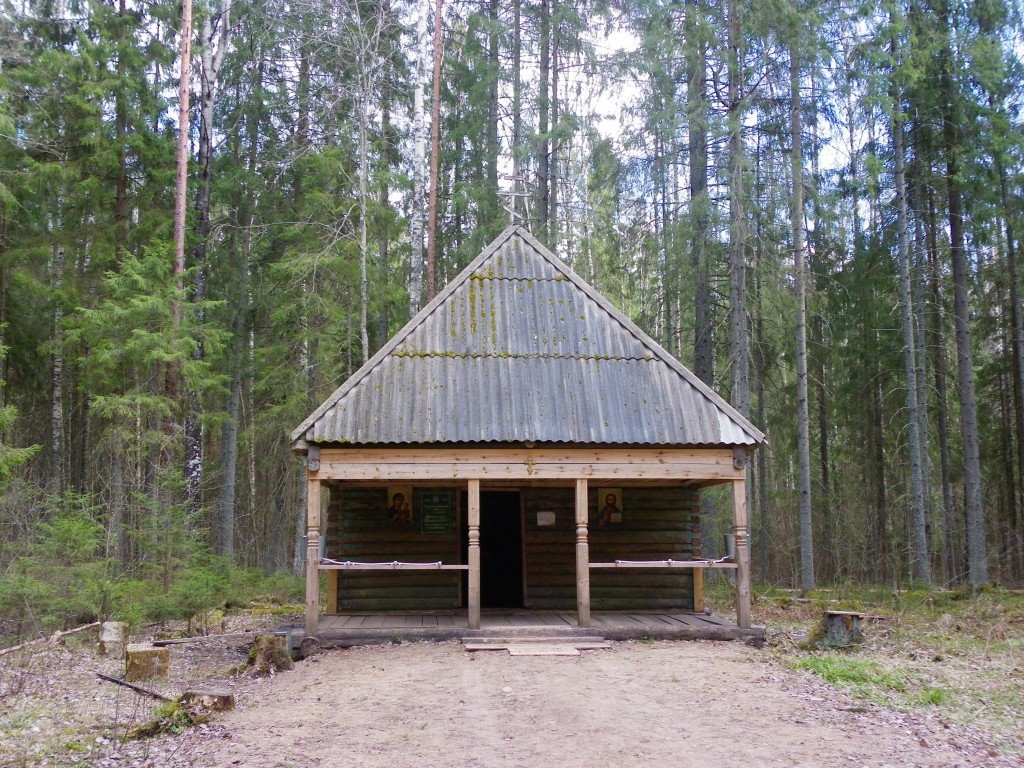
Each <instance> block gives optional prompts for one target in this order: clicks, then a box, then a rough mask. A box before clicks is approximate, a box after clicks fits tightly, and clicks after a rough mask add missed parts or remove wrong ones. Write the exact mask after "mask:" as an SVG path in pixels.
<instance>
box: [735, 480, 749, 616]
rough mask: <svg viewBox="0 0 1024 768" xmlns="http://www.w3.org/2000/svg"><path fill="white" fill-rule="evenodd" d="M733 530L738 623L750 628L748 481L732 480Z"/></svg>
mask: <svg viewBox="0 0 1024 768" xmlns="http://www.w3.org/2000/svg"><path fill="white" fill-rule="evenodd" d="M732 530H733V533H734V534H735V536H736V623H737V624H738V625H739V626H740V627H742V628H743V629H749V628H750V542H749V540H748V538H747V481H746V480H733V481H732Z"/></svg>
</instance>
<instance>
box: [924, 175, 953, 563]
mask: <svg viewBox="0 0 1024 768" xmlns="http://www.w3.org/2000/svg"><path fill="white" fill-rule="evenodd" d="M936 219H937V216H936V212H935V196H934V191H933V190H932V189H931V187H929V189H928V224H929V226H928V257H929V266H930V272H931V303H932V312H931V323H930V327H929V333H928V335H929V339H930V342H931V344H930V346H931V348H932V354H933V358H932V369H933V370H934V373H935V401H936V406H937V407H936V422H937V423H936V427H937V429H938V438H939V477H940V482H941V484H942V536H943V548H942V562H943V568H944V570H945V573H946V582H947V583H953V582H955V581H958V580H959V578H960V569H959V568H958V567H957V556H956V552H957V546H956V543H957V539H958V536H957V525H956V510H955V508H954V503H953V481H952V459H951V457H950V451H949V444H950V434H949V419H948V416H947V404H948V403H949V396H948V394H947V385H946V346H945V340H944V339H943V332H942V331H943V326H944V323H943V318H942V315H943V312H942V288H941V284H940V281H939V246H938V234H937V230H936V228H937V226H938V222H937V220H936Z"/></svg>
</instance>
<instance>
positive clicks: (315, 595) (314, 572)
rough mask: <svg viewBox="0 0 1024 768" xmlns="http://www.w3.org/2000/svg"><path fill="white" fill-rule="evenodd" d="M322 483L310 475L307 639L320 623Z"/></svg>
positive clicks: (307, 553) (307, 516)
mask: <svg viewBox="0 0 1024 768" xmlns="http://www.w3.org/2000/svg"><path fill="white" fill-rule="evenodd" d="M319 566H320V481H319V480H316V479H313V473H312V472H310V473H309V479H308V480H307V494H306V637H313V636H315V635H316V633H317V632H318V631H319V629H320V628H319V623H320V567H319Z"/></svg>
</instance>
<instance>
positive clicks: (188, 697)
mask: <svg viewBox="0 0 1024 768" xmlns="http://www.w3.org/2000/svg"><path fill="white" fill-rule="evenodd" d="M178 701H179V702H181V703H182V704H185V705H188V706H199V707H202V708H203V709H208V710H210V711H212V712H226V711H228V710H229V709H234V708H235V696H234V694H232V693H231V692H230V691H223V690H204V691H185V692H184V693H183V694H181V696H180V697H178Z"/></svg>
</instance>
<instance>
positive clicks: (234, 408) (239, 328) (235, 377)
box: [217, 47, 266, 562]
mask: <svg viewBox="0 0 1024 768" xmlns="http://www.w3.org/2000/svg"><path fill="white" fill-rule="evenodd" d="M265 67H266V58H265V57H264V56H263V51H262V47H261V48H260V49H259V61H258V64H257V66H256V81H255V83H254V86H253V90H254V94H253V99H252V107H251V109H250V110H249V112H248V114H247V115H246V128H247V129H248V131H247V133H248V143H249V147H248V153H247V156H246V171H247V176H248V178H250V179H252V178H255V177H256V170H257V168H256V163H257V159H258V154H259V134H260V105H261V103H262V98H261V97H262V94H263V74H264V71H265ZM248 186H249V185H248V184H246V187H248ZM244 194H245V201H246V202H245V204H244V205H243V212H242V215H241V219H240V221H241V225H242V245H241V253H240V254H239V259H238V263H237V264H236V265H235V269H236V278H237V280H236V282H235V285H234V290H235V297H234V298H235V309H234V313H233V315H234V322H233V326H234V327H233V328H232V336H233V343H232V345H231V355H230V358H229V359H230V366H231V388H230V390H229V394H228V403H227V414H226V418H225V420H224V428H223V432H222V436H221V444H222V457H221V466H222V469H221V481H220V508H219V510H218V514H217V543H218V551H219V552H220V554H222V555H223V556H225V557H226V558H227V559H228V561H229V562H234V561H235V519H236V516H237V515H236V511H235V510H236V497H237V494H236V488H237V478H238V474H239V473H238V432H239V426H240V419H241V416H240V414H241V405H242V388H243V384H244V382H243V379H244V372H245V369H246V367H247V365H246V351H247V347H248V343H247V341H248V337H249V332H250V329H249V325H250V323H249V264H250V257H251V253H252V230H253V226H254V224H255V219H256V204H257V194H258V193H257V192H256V190H254V189H251V188H250V189H245V190H244Z"/></svg>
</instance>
